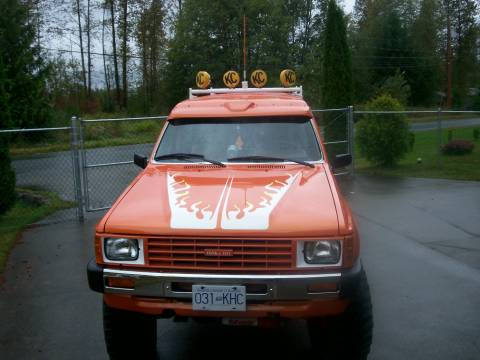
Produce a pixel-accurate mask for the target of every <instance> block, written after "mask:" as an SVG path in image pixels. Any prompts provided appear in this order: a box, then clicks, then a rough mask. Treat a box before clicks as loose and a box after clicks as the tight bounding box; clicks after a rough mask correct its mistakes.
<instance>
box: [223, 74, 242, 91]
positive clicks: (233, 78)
mask: <svg viewBox="0 0 480 360" xmlns="http://www.w3.org/2000/svg"><path fill="white" fill-rule="evenodd" d="M223 83H224V84H225V86H226V87H228V88H230V89H233V88H236V87H237V85H238V84H240V75H238V73H237V72H236V71H233V70H230V71H227V72H226V73H225V74H223Z"/></svg>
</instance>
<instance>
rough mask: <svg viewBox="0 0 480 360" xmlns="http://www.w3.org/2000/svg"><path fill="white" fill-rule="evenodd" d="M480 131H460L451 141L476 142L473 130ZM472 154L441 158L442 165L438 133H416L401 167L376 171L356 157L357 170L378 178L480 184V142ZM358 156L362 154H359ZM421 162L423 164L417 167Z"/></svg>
mask: <svg viewBox="0 0 480 360" xmlns="http://www.w3.org/2000/svg"><path fill="white" fill-rule="evenodd" d="M475 128H478V129H480V127H479V126H477V127H466V128H457V129H451V130H452V135H453V136H452V138H453V139H454V140H455V139H465V140H470V141H473V129H475ZM448 132H449V130H443V132H442V142H443V144H446V143H447V142H448ZM474 144H475V148H474V150H473V152H472V154H469V155H462V156H451V155H450V156H448V155H443V154H442V155H441V157H440V163H439V158H438V152H437V149H438V148H437V131H436V130H434V131H425V132H416V133H415V145H414V147H413V150H412V151H411V152H409V153H408V154H407V155H406V156H405V158H404V159H403V160H401V161H400V162H399V164H398V165H397V166H395V167H392V168H381V167H375V166H372V165H371V164H369V163H368V162H367V161H366V160H365V159H362V158H359V157H357V162H356V169H358V170H359V171H361V172H366V173H370V174H379V175H393V176H411V177H424V178H439V179H455V180H476V181H480V141H478V140H477V141H476V142H474ZM357 154H358V155H360V154H359V152H358V150H357ZM417 158H422V163H421V164H418V163H417Z"/></svg>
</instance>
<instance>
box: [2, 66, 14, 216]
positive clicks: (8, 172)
mask: <svg viewBox="0 0 480 360" xmlns="http://www.w3.org/2000/svg"><path fill="white" fill-rule="evenodd" d="M5 70H6V69H5V66H4V65H3V62H2V59H1V57H0V130H1V129H5V128H7V127H9V126H10V122H11V121H10V119H11V118H10V113H9V102H10V96H9V94H8V93H7V92H6V91H5V88H6V85H7V78H6V71H5ZM8 136H9V135H8V134H0V215H2V214H4V213H5V212H6V211H7V210H8V209H10V208H11V207H12V205H13V203H14V201H15V173H14V172H13V170H12V167H11V162H10V154H9V147H8Z"/></svg>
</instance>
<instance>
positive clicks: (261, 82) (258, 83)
mask: <svg viewBox="0 0 480 360" xmlns="http://www.w3.org/2000/svg"><path fill="white" fill-rule="evenodd" d="M267 80H268V77H267V73H266V72H265V71H263V70H255V71H254V72H252V75H250V82H251V83H252V85H253V86H255V87H256V88H262V87H264V86H265V85H266V84H267Z"/></svg>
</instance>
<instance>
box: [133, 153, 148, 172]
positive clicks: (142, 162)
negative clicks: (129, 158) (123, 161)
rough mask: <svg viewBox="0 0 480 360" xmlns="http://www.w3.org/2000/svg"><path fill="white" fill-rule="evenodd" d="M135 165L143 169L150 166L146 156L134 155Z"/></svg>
mask: <svg viewBox="0 0 480 360" xmlns="http://www.w3.org/2000/svg"><path fill="white" fill-rule="evenodd" d="M133 163H134V164H135V165H137V166H139V167H141V168H142V169H145V168H146V167H147V165H148V159H147V157H146V156H142V155H138V154H133Z"/></svg>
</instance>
